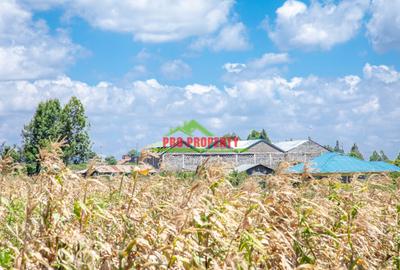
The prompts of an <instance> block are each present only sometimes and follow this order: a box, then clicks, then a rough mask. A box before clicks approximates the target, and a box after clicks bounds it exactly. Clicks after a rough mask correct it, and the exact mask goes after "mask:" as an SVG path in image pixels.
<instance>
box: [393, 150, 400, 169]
mask: <svg viewBox="0 0 400 270" xmlns="http://www.w3.org/2000/svg"><path fill="white" fill-rule="evenodd" d="M393 164H394V165H396V166H399V167H400V153H399V155H398V156H397V158H396V159H395V160H394V161H393Z"/></svg>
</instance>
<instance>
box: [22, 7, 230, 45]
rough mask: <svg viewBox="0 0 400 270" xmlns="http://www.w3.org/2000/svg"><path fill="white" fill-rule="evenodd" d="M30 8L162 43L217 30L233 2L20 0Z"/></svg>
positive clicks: (227, 15)
mask: <svg viewBox="0 0 400 270" xmlns="http://www.w3.org/2000/svg"><path fill="white" fill-rule="evenodd" d="M22 1H23V2H25V3H27V5H29V6H31V7H33V8H39V9H40V8H42V9H43V8H50V7H52V6H55V5H62V6H63V7H64V8H65V9H66V10H67V14H68V15H69V16H80V17H82V18H83V19H85V20H86V21H88V22H89V23H90V24H91V25H92V26H94V27H97V28H100V29H103V30H107V31H115V32H125V33H131V34H133V37H134V39H135V40H138V41H143V42H166V41H175V40H181V39H184V38H187V37H191V36H201V35H205V34H210V33H213V32H215V31H217V30H218V29H219V28H220V27H221V26H222V25H223V24H225V23H226V22H227V21H228V18H229V14H230V10H231V8H232V6H233V4H234V1H233V0H191V1H186V0H167V1H150V0H143V1H131V0H120V1H97V0H71V1H63V0H52V1H50V3H48V2H47V1H41V0H40V1H36V0H22Z"/></svg>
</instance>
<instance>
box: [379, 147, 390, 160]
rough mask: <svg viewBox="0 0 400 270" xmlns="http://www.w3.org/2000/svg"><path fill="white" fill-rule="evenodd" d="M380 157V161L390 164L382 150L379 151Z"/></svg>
mask: <svg viewBox="0 0 400 270" xmlns="http://www.w3.org/2000/svg"><path fill="white" fill-rule="evenodd" d="M380 156H381V160H382V161H385V162H390V160H389V158H388V157H387V156H386V155H385V152H383V150H381V152H380Z"/></svg>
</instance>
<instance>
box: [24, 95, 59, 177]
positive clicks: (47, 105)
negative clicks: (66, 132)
mask: <svg viewBox="0 0 400 270" xmlns="http://www.w3.org/2000/svg"><path fill="white" fill-rule="evenodd" d="M61 114H62V109H61V105H60V102H59V100H57V99H50V100H47V101H44V102H41V103H39V105H38V107H37V109H36V112H35V115H34V116H33V119H32V120H31V122H30V123H29V124H28V125H26V126H25V127H24V129H23V131H22V137H23V155H24V160H25V162H26V164H27V172H28V173H29V174H33V173H38V172H39V170H40V164H39V162H38V154H39V149H40V148H41V147H44V146H46V145H47V144H48V143H49V142H50V141H55V140H58V139H60V137H61V121H60V119H61Z"/></svg>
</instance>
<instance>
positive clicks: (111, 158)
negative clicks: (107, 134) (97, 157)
mask: <svg viewBox="0 0 400 270" xmlns="http://www.w3.org/2000/svg"><path fill="white" fill-rule="evenodd" d="M105 161H106V163H107V164H108V165H117V159H116V158H115V157H114V156H108V157H106V158H105Z"/></svg>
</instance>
